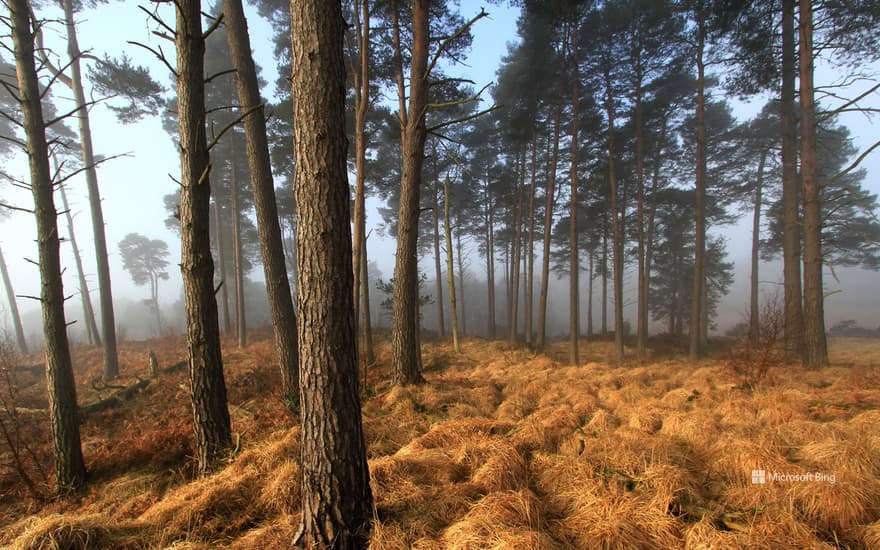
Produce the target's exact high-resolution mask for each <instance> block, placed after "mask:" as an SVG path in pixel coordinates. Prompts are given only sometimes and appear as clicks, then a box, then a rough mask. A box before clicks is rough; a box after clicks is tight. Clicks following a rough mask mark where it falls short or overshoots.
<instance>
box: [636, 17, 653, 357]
mask: <svg viewBox="0 0 880 550" xmlns="http://www.w3.org/2000/svg"><path fill="white" fill-rule="evenodd" d="M633 40H634V41H635V42H636V44H634V45H633V47H632V51H633V52H634V53H635V59H634V61H633V69H634V71H635V77H634V78H633V80H634V82H636V86H635V88H636V89H635V100H636V101H635V102H636V108H635V132H636V195H637V196H636V228H637V229H636V233H637V235H636V238H637V240H638V252H637V256H638V272H637V278H638V306H637V312H636V354H637V355H638V358H639V360H640V361H645V360H647V359H648V290H649V289H648V277H647V276H646V268H645V136H644V121H643V118H644V117H643V112H642V111H643V106H642V96H643V95H644V89H643V87H642V81H643V78H644V74H643V68H642V58H641V52H642V43H641V33H636V36H634V38H633Z"/></svg>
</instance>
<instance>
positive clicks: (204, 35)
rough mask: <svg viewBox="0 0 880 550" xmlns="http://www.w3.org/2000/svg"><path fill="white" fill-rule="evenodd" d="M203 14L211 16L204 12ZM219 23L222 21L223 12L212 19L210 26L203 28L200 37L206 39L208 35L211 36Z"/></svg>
mask: <svg viewBox="0 0 880 550" xmlns="http://www.w3.org/2000/svg"><path fill="white" fill-rule="evenodd" d="M205 15H206V16H207V17H211V16H210V15H208V14H205ZM221 23H223V12H220V15H219V16H218V17H217V18H216V19H214V21H212V22H211V26H210V27H208V28H207V30H205V32H204V33H202V37H203V38H205V39H207V38H208V37H209V36H211V34H212V33H213V32H214V31H216V30H217V27H219V26H220V24H221Z"/></svg>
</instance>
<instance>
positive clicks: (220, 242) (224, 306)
mask: <svg viewBox="0 0 880 550" xmlns="http://www.w3.org/2000/svg"><path fill="white" fill-rule="evenodd" d="M217 199H218V197H216V196H215V197H214V233H216V237H215V240H214V242H215V244H216V245H217V262H218V263H219V264H220V309H221V315H222V317H223V332H224V333H225V334H229V333H230V332H232V314H231V313H230V312H229V309H230V308H229V285H228V284H226V283H227V280H228V270H227V265H226V246H225V244H226V243H225V240H224V239H223V222H222V221H221V220H222V219H223V218H222V217H221V216H220V201H218V200H217Z"/></svg>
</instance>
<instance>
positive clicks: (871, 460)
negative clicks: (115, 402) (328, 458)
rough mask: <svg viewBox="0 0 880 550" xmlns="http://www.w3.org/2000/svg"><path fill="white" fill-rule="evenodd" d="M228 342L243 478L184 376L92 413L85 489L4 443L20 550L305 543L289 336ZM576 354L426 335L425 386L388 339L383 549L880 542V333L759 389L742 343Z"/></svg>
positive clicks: (380, 397) (21, 380)
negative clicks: (674, 353) (285, 346)
mask: <svg viewBox="0 0 880 550" xmlns="http://www.w3.org/2000/svg"><path fill="white" fill-rule="evenodd" d="M184 344H185V342H183V341H182V340H181V339H179V338H176V339H175V338H170V339H165V340H161V341H154V342H149V343H136V344H126V345H124V346H123V348H122V353H121V357H120V359H121V365H122V376H121V379H120V381H119V382H116V383H115V384H118V385H127V384H131V383H134V382H137V380H138V379H145V378H147V377H148V376H149V374H148V371H147V359H146V354H147V351H148V350H149V349H150V346H152V349H153V350H154V351H155V353H156V356H157V358H158V362H159V366H160V367H168V366H172V365H175V364H179V362H180V361H183V360H184V358H185V346H184ZM224 345H225V349H224V361H225V366H226V377H227V385H228V388H229V401H230V413H231V415H232V419H233V431H234V434H235V435H234V437H235V441H236V448H235V451H234V454H233V456H231V457H230V458H229V460H228V464H227V465H226V466H225V467H224V468H222V469H221V470H220V471H218V472H217V473H216V474H214V475H212V476H211V477H209V478H206V479H194V477H193V473H194V468H193V459H192V454H193V450H192V447H193V436H192V429H191V426H190V411H189V394H188V388H187V374H186V369H185V368H183V369H179V368H178V369H174V368H172V369H169V370H170V372H165V373H162V374H160V375H159V376H158V377H157V378H156V379H153V380H152V381H151V382H150V383H149V384H148V385H147V386H146V387H144V388H143V389H142V390H140V391H139V392H137V393H136V394H135V395H134V396H133V397H132V398H131V399H130V400H128V401H125V402H123V403H122V404H121V405H119V406H116V407H111V408H107V409H106V410H100V411H96V412H93V413H90V414H88V415H86V417H85V418H84V421H83V449H84V453H85V459H86V464H87V467H88V468H89V472H90V483H89V486H88V488H87V489H86V491H85V492H84V493H83V494H82V495H79V496H78V497H75V498H68V499H65V500H46V501H40V500H37V499H35V498H33V496H31V495H30V494H29V493H28V490H27V487H26V486H25V485H24V484H23V483H22V482H21V480H20V479H19V478H18V477H17V476H16V475H15V472H14V471H13V469H11V468H7V466H6V465H7V464H8V463H9V461H8V460H7V459H8V457H7V456H6V454H8V450H6V449H5V447H2V445H0V451H3V452H6V454H4V455H3V456H0V546H2V547H8V548H11V549H16V550H18V549H49V548H66V549H78V548H82V549H86V548H88V549H100V548H108V549H109V548H114V549H159V548H176V549H183V548H190V549H203V548H238V549H249V548H255V549H256V548H283V547H287V546H288V545H289V542H290V540H291V539H292V537H293V535H294V532H295V530H296V528H297V526H298V519H299V517H298V514H299V495H298V491H299V485H298V479H299V476H298V474H299V467H298V447H299V439H300V434H299V428H298V427H296V426H295V425H296V419H295V418H294V417H292V416H290V414H289V413H287V412H286V410H285V408H284V404H283V400H282V396H281V395H280V389H279V385H280V384H279V380H280V373H279V372H278V369H277V365H276V363H275V360H274V355H273V354H274V351H273V346H272V344H271V342H270V341H269V340H259V341H255V342H254V343H252V344H250V345H249V346H248V347H247V348H245V349H237V348H236V347H234V343H233V342H232V341H231V340H227V341H225V342H224ZM564 346H565V344H564V343H560V344H559V345H558V347H556V346H555V345H554V346H553V347H551V348H550V349H549V350H548V352H547V353H546V354H542V355H536V354H534V353H533V352H530V351H529V350H527V349H525V348H522V347H515V346H510V345H507V344H504V343H500V342H488V341H484V340H479V339H468V340H465V342H464V346H463V352H462V353H461V354H454V353H453V351H452V346H451V343H450V344H446V343H442V344H440V343H426V345H425V346H424V364H425V373H424V374H425V378H426V379H427V383H426V384H424V385H422V386H414V387H406V388H391V387H390V384H389V383H388V382H387V379H388V366H389V362H390V351H389V349H388V347H387V345H380V346H379V350H378V362H379V365H378V367H377V368H374V369H372V370H371V371H370V373H369V382H370V383H369V387H368V389H367V390H366V391H365V392H364V405H363V413H364V430H365V437H366V442H367V452H368V457H369V464H370V473H371V482H372V487H373V493H374V498H375V504H376V516H375V519H374V526H373V533H372V538H371V547H372V548H376V549H398V548H451V549H452V548H454V549H465V548H511V549H553V548H563V549H565V548H607V549H613V548H620V549H624V548H693V549H698V548H706V549H708V548H880V432H878V431H877V426H878V425H880V369H878V366H880V342H878V341H868V340H835V341H832V348H831V350H832V363H833V366H832V367H830V368H827V369H822V370H817V371H807V370H804V369H803V368H802V367H800V366H795V365H776V366H774V367H772V368H770V369H769V371H768V372H767V373H766V376H765V377H764V378H763V379H762V381H761V382H760V383H759V384H753V385H744V384H742V383H741V381H740V380H739V379H738V377H737V374H736V372H735V371H734V370H733V369H731V368H730V366H729V357H727V356H726V355H725V353H724V352H719V353H718V354H717V355H716V357H715V358H713V359H709V360H706V361H704V362H701V363H699V364H697V365H692V364H689V363H687V362H685V361H683V360H681V359H676V358H663V357H659V356H658V357H657V358H656V359H655V360H654V362H652V363H650V364H646V365H641V364H639V363H638V362H636V361H635V360H634V359H633V360H632V361H630V362H627V363H625V364H623V365H619V366H618V365H613V364H612V363H611V362H610V358H611V353H612V350H611V346H610V344H609V343H604V342H584V343H583V349H584V350H586V353H585V354H584V355H582V357H585V360H584V364H582V365H581V366H578V367H575V366H571V365H566V364H565V361H564V357H565V356H566V348H565V347H564ZM74 357H75V364H76V368H77V376H78V383H79V388H78V391H79V400H80V403H81V404H85V405H88V404H89V403H92V402H96V401H98V400H100V399H103V398H105V397H106V396H107V395H108V394H112V392H113V391H114V388H107V387H103V386H102V385H101V384H100V383H98V382H97V380H98V379H99V377H100V370H101V366H100V352H99V351H97V350H90V349H87V348H80V349H76V350H75V351H74ZM31 360H32V361H34V360H35V358H31ZM16 381H17V383H18V386H19V391H18V393H17V396H16V398H17V400H18V403H17V405H18V407H20V408H21V409H22V410H26V411H28V414H35V415H37V416H39V411H40V410H41V409H42V408H45V399H46V398H45V384H44V383H43V382H42V378H41V376H39V375H37V374H33V373H29V371H26V370H21V371H20V372H19V373H18V374H17V376H16ZM35 455H36V459H37V460H38V461H40V460H42V461H45V460H49V458H50V457H51V449H50V448H49V447H48V444H47V443H39V444H37V445H36V453H35ZM45 467H46V468H47V470H48V471H51V468H50V467H49V464H48V463H47V464H46V465H45ZM756 471H757V472H756ZM760 471H763V476H762V475H761V474H760ZM761 481H763V483H760V482H761ZM42 490H43V491H45V494H49V493H50V492H51V488H50V487H42Z"/></svg>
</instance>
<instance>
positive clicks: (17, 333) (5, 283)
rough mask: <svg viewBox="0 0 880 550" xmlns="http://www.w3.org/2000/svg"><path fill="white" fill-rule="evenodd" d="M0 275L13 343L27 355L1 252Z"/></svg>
mask: <svg viewBox="0 0 880 550" xmlns="http://www.w3.org/2000/svg"><path fill="white" fill-rule="evenodd" d="M0 275H2V276H3V286H4V287H5V288H6V300H7V301H8V302H9V312H10V314H11V315H12V326H13V328H14V329H15V343H16V344H17V345H18V351H19V352H21V353H23V354H25V355H27V354H28V353H29V352H28V346H27V340H26V339H25V337H24V328H23V327H22V325H21V316H20V315H19V313H18V303H16V301H15V291H14V290H13V289H12V280H11V279H10V278H9V271H8V270H7V269H6V260H5V259H3V251H2V250H0Z"/></svg>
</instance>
